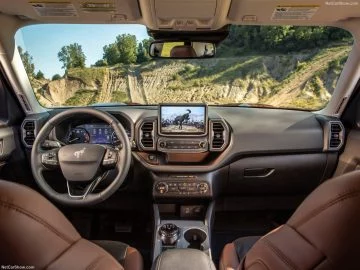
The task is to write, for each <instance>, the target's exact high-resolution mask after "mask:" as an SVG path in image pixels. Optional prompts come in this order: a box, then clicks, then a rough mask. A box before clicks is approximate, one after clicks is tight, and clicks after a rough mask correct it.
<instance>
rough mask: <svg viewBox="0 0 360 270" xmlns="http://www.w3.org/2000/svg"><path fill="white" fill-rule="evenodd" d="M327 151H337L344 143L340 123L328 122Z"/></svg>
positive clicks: (342, 129)
mask: <svg viewBox="0 0 360 270" xmlns="http://www.w3.org/2000/svg"><path fill="white" fill-rule="evenodd" d="M329 125H330V128H329V147H328V149H329V150H339V149H340V148H341V146H342V145H343V141H344V127H343V125H342V123H341V122H336V121H331V122H329Z"/></svg>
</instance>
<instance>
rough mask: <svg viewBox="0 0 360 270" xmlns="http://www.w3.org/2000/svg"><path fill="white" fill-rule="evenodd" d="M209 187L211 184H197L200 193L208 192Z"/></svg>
mask: <svg viewBox="0 0 360 270" xmlns="http://www.w3.org/2000/svg"><path fill="white" fill-rule="evenodd" d="M208 189H209V185H208V184H207V183H200V184H198V185H197V190H198V191H199V192H200V193H206V192H207V191H208Z"/></svg>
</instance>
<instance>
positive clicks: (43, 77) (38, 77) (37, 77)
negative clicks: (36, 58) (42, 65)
mask: <svg viewBox="0 0 360 270" xmlns="http://www.w3.org/2000/svg"><path fill="white" fill-rule="evenodd" d="M35 78H36V79H38V80H43V79H45V76H44V73H42V72H41V70H39V71H38V72H37V73H36V75H35Z"/></svg>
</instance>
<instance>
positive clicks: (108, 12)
mask: <svg viewBox="0 0 360 270" xmlns="http://www.w3.org/2000/svg"><path fill="white" fill-rule="evenodd" d="M0 10H1V11H2V13H5V14H9V15H17V16H23V17H25V18H28V19H32V20H36V21H43V22H49V23H51V22H54V23H56V22H62V23H104V22H107V23H111V22H114V23H117V22H120V21H123V22H134V21H137V20H140V19H141V12H140V9H139V5H138V1H134V0H121V1H118V0H71V1H70V0H68V1H66V0H65V1H64V0H30V1H26V0H18V1H0Z"/></svg>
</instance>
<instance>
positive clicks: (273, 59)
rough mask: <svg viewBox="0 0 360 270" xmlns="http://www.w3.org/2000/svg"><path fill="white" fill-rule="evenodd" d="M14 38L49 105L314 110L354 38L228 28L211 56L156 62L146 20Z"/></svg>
mask: <svg viewBox="0 0 360 270" xmlns="http://www.w3.org/2000/svg"><path fill="white" fill-rule="evenodd" d="M15 39H16V43H17V46H18V50H19V53H20V56H21V59H22V61H23V64H24V67H25V70H26V72H27V74H28V76H29V80H30V82H31V85H32V87H33V90H34V92H35V95H36V97H37V99H38V101H39V102H40V104H41V105H43V106H45V107H59V106H85V105H92V104H108V105H111V104H114V103H115V104H117V103H121V104H159V103H207V104H209V105H243V106H255V107H276V108H295V109H305V110H319V109H321V108H323V107H324V106H326V104H327V103H328V101H329V99H330V98H331V95H332V93H333V91H334V89H335V87H336V83H337V80H338V78H339V76H340V73H341V71H342V69H343V66H344V64H345V62H346V60H347V57H348V54H349V52H350V50H351V45H352V43H353V39H352V36H351V35H350V34H349V33H348V32H346V31H344V30H342V29H338V28H333V27H309V26H307V27H304V26H302V27H299V26H231V27H230V32H229V35H228V37H227V38H226V39H225V40H224V41H223V42H221V43H220V44H219V45H218V47H217V49H216V56H215V57H213V58H208V59H189V60H171V59H156V60H153V59H151V58H150V57H149V55H148V48H149V44H150V43H151V41H152V39H151V38H150V37H149V36H148V34H147V31H146V27H145V26H142V25H51V24H50V25H34V26H27V27H25V28H22V29H20V30H19V31H18V32H17V34H16V36H15Z"/></svg>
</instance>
